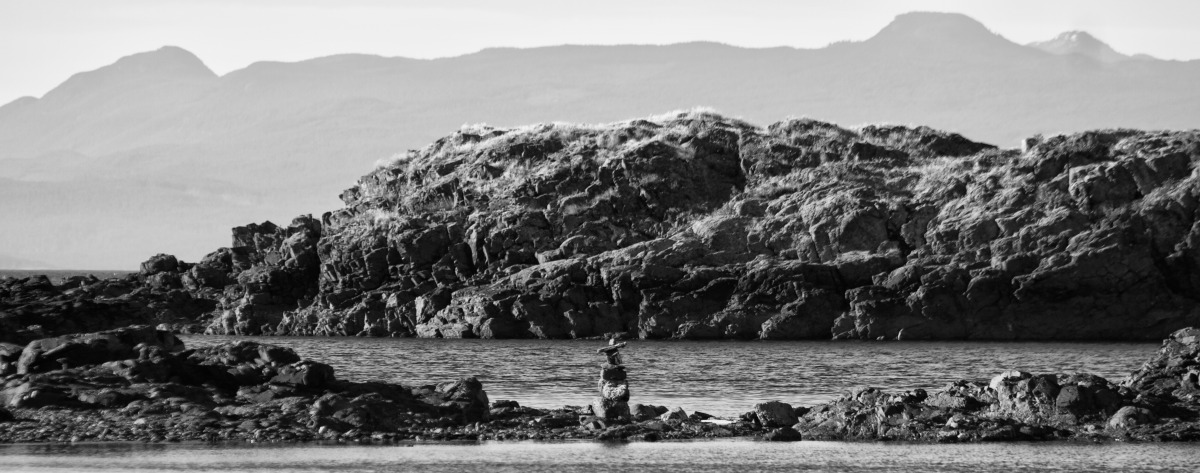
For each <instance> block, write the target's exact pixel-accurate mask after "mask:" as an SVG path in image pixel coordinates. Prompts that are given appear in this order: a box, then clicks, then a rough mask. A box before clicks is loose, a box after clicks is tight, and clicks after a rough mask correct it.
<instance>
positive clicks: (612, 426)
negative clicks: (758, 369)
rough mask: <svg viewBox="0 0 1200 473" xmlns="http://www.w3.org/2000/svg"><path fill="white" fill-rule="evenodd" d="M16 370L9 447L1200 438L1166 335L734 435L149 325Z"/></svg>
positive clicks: (783, 412) (11, 379)
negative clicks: (1152, 344) (1100, 364)
mask: <svg viewBox="0 0 1200 473" xmlns="http://www.w3.org/2000/svg"><path fill="white" fill-rule="evenodd" d="M4 360H6V361H5V363H10V360H13V353H12V352H9V354H8V355H7V356H6V357H5V358H4ZM16 363H17V365H18V366H16V368H18V370H19V371H20V373H17V374H8V375H7V376H5V377H4V378H3V380H4V385H3V389H2V390H0V405H3V406H4V407H7V409H3V408H0V443H16V442H21V443H25V442H27V441H33V442H34V443H39V442H54V443H73V442H78V441H89V440H101V441H104V440H114V441H136V442H145V441H149V442H173V441H203V442H222V441H239V442H247V441H253V442H261V441H271V442H282V443H289V442H311V441H320V440H341V441H346V442H349V443H360V442H365V443H374V442H379V443H392V444H394V443H398V442H406V441H416V440H438V441H441V440H449V441H467V442H479V441H488V440H503V441H511V440H623V441H661V440H690V439H700V438H762V439H766V440H789V441H794V440H801V439H804V440H856V441H857V440H863V441H871V440H884V441H917V442H920V443H950V442H988V441H1025V440H1035V441H1061V440H1072V441H1074V440H1078V441H1092V440H1103V439H1111V440H1128V439H1132V440H1149V441H1196V440H1200V422H1197V419H1200V389H1198V388H1197V386H1196V379H1195V378H1196V376H1197V374H1200V366H1198V364H1200V330H1197V329H1184V330H1180V331H1177V332H1175V333H1174V334H1172V336H1171V338H1169V339H1168V340H1166V341H1165V342H1164V344H1163V347H1162V348H1161V349H1160V350H1159V351H1158V353H1156V354H1155V355H1154V357H1153V358H1151V360H1150V361H1148V362H1147V363H1145V364H1144V365H1143V366H1142V368H1141V369H1139V370H1138V371H1135V372H1134V373H1133V374H1131V375H1130V377H1129V378H1128V379H1126V380H1124V381H1122V382H1121V383H1120V384H1115V383H1111V382H1109V381H1108V380H1105V379H1103V378H1100V377H1098V376H1092V375H1078V374H1077V375H1070V376H1068V375H1033V374H1030V373H1025V372H1019V371H1006V372H1004V373H1002V374H1001V375H999V376H996V377H995V378H993V379H992V380H991V382H990V383H982V382H978V381H959V382H956V383H952V384H950V385H949V386H947V387H946V388H944V389H941V390H931V391H926V390H924V389H914V390H910V391H905V392H902V393H896V392H887V391H884V390H882V389H879V388H870V387H866V388H857V389H854V390H852V391H850V392H849V393H847V394H844V395H842V396H841V397H839V398H837V399H835V400H833V401H830V402H827V403H823V404H818V405H815V406H796V407H793V406H792V405H790V404H786V403H782V402H778V401H768V402H763V403H759V404H757V405H754V406H752V409H751V410H750V411H749V412H746V413H745V414H742V415H741V416H739V417H738V418H728V417H727V418H725V419H724V420H728V421H729V423H728V424H725V425H717V424H715V423H712V422H704V420H707V419H711V418H713V416H709V415H707V414H703V413H699V412H690V413H689V412H685V411H683V410H682V409H680V408H673V409H672V408H668V407H666V406H649V405H640V404H631V405H630V407H629V409H628V410H627V411H625V412H623V413H621V412H617V413H611V412H610V413H607V414H606V413H603V412H599V413H598V412H597V411H595V410H594V409H593V410H589V409H588V408H587V407H583V408H579V407H572V406H564V407H562V408H551V409H541V408H531V407H526V406H521V405H520V404H518V403H517V402H514V401H504V400H495V401H494V402H493V401H492V400H491V399H489V398H488V395H487V393H486V391H485V387H484V386H483V384H482V383H480V382H479V381H478V380H476V379H475V378H473V377H468V378H462V379H459V380H457V381H453V382H446V383H439V384H436V385H424V386H406V385H400V384H392V383H384V382H352V381H345V380H339V379H337V377H336V376H335V373H334V369H333V368H332V367H330V366H329V365H326V364H324V363H321V362H318V361H313V360H307V359H301V358H300V357H299V356H298V355H297V354H296V353H295V352H294V351H293V350H292V349H290V348H284V347H279V346H275V345H270V344H264V343H257V342H253V341H246V340H242V341H237V342H228V343H221V344H216V345H213V346H202V347H190V348H185V346H184V345H183V343H182V342H181V341H180V340H179V339H178V338H177V337H175V336H174V335H173V334H170V333H169V332H163V331H158V330H155V329H153V328H151V327H148V326H141V327H136V326H135V327H128V328H125V329H118V330H112V331H107V332H97V333H91V334H79V335H74V336H67V337H59V338H52V339H42V340H38V341H35V342H31V343H30V344H29V345H28V346H26V347H25V348H24V349H23V350H22V351H21V354H20V357H19V359H18V360H16ZM13 367H14V366H13V365H11V364H8V365H6V366H5V367H4V368H5V369H6V370H11V369H12V368H13ZM580 394H581V398H582V397H583V396H585V395H586V394H585V393H582V392H581V393H580ZM634 400H635V401H636V398H635V399H634ZM8 418H15V419H13V420H11V421H8Z"/></svg>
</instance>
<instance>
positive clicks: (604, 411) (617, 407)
mask: <svg viewBox="0 0 1200 473" xmlns="http://www.w3.org/2000/svg"><path fill="white" fill-rule="evenodd" d="M590 407H591V410H592V415H594V416H596V417H597V418H600V419H602V420H606V421H618V420H619V421H628V420H629V419H631V418H632V414H631V413H630V411H629V403H627V402H624V401H618V400H614V399H604V398H602V397H597V398H595V399H593V400H592V403H591V405H590Z"/></svg>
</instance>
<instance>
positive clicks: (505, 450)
mask: <svg viewBox="0 0 1200 473" xmlns="http://www.w3.org/2000/svg"><path fill="white" fill-rule="evenodd" d="M1195 452H1196V447H1195V446H1194V445H1188V444H1123V443H1104V444H1078V443H1047V444H1028V443H1008V444H976V445H914V444H901V443H842V442H798V443H768V442H761V441H752V440H722V441H696V442H663V443H602V442H572V443H538V442H487V443H483V444H471V445H461V444H459V445H455V444H434V445H422V444H418V445H415V446H388V447H378V446H372V447H362V446H344V445H343V446H336V445H334V446H321V445H304V446H254V445H240V446H214V445H161V444H155V445H147V444H90V445H88V444H84V445H0V465H2V468H0V470H3V471H5V472H14V473H15V472H25V471H47V472H50V471H61V472H82V471H212V472H240V471H272V472H284V471H340V472H368V471H420V472H429V473H435V472H443V471H445V472H451V471H453V472H459V471H462V472H475V471H478V472H489V473H506V472H555V473H557V472H564V473H565V472H593V471H596V472H598V471H645V472H659V471H689V472H696V471H699V472H709V471H711V472H718V471H736V472H739V473H750V472H758V471H829V472H840V471H969V472H978V473H987V472H1047V471H1196V470H1195V468H1196V463H1195V461H1196V457H1195Z"/></svg>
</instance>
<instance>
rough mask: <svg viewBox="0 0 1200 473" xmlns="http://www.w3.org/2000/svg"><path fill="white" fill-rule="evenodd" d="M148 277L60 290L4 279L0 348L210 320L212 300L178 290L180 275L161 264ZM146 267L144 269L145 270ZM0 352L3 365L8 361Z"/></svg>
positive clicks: (73, 284) (41, 279)
mask: <svg viewBox="0 0 1200 473" xmlns="http://www.w3.org/2000/svg"><path fill="white" fill-rule="evenodd" d="M168 258H169V260H170V261H172V262H175V266H174V268H175V271H178V269H179V268H185V267H188V266H189V265H187V264H181V263H178V262H177V261H175V258H174V257H169V256H163V255H160V256H158V257H155V258H152V259H151V260H150V261H148V262H147V263H152V264H151V265H150V266H148V268H150V270H149V272H148V271H146V270H143V271H142V272H139V273H133V274H130V275H128V276H125V277H121V278H112V279H104V280H101V279H98V278H95V277H91V276H89V277H73V278H70V279H67V280H63V281H59V282H58V283H57V284H56V283H55V282H52V281H51V280H50V279H49V278H47V277H45V276H31V277H27V278H0V343H15V344H20V345H24V344H26V343H28V342H30V341H32V340H35V339H39V338H45V337H53V336H58V335H66V334H73V333H84V332H94V331H99V330H105V329H111V328H117V327H124V326H127V325H131V324H170V325H174V326H176V327H187V326H189V325H192V324H195V323H196V321H197V320H202V319H203V318H204V317H206V316H208V314H211V312H212V310H213V309H214V308H215V303H214V301H213V300H211V299H209V298H206V297H204V296H203V295H193V294H192V293H190V292H189V291H187V290H186V289H185V288H183V287H182V286H181V285H180V284H179V281H180V280H179V278H178V272H169V271H161V270H159V268H158V267H155V266H154V264H159V263H156V262H155V261H156V260H158V259H164V260H165V259H168ZM144 266H145V265H144ZM4 353H5V351H4V349H3V348H0V365H2V363H4V359H5V357H6V355H5V354H4Z"/></svg>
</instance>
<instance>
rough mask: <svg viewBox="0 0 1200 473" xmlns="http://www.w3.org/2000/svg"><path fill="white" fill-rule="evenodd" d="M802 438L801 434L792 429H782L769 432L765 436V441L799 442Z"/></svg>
mask: <svg viewBox="0 0 1200 473" xmlns="http://www.w3.org/2000/svg"><path fill="white" fill-rule="evenodd" d="M802 437H803V435H800V432H797V431H796V429H794V428H792V427H780V428H777V429H773V430H771V431H770V432H767V434H766V435H764V436H763V440H766V441H768V442H799V441H800V440H802Z"/></svg>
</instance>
